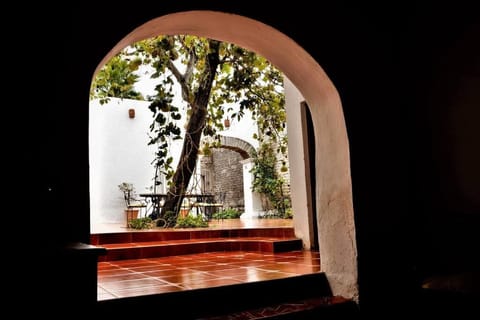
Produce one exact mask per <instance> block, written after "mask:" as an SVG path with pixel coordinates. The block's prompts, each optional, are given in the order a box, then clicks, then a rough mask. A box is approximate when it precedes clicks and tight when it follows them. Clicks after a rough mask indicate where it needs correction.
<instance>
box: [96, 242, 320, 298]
mask: <svg viewBox="0 0 480 320" xmlns="http://www.w3.org/2000/svg"><path fill="white" fill-rule="evenodd" d="M319 271H320V257H319V253H318V252H314V251H305V250H303V251H291V252H282V253H274V254H272V253H257V252H244V251H232V252H207V253H199V254H190V255H181V256H170V257H160V258H150V259H138V260H119V261H109V262H99V263H98V300H109V299H116V298H123V297H132V296H141V295H148V294H158V293H166V292H172V291H182V290H191V289H196V288H206V287H215V286H222V285H230V284H239V283H246V282H253V281H262V280H271V279H278V278H286V277H291V276H296V275H301V274H309V273H316V272H319Z"/></svg>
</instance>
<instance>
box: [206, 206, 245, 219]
mask: <svg viewBox="0 0 480 320" xmlns="http://www.w3.org/2000/svg"><path fill="white" fill-rule="evenodd" d="M241 215H242V212H240V211H238V210H237V209H233V208H227V209H224V210H222V211H219V212H215V213H214V214H213V216H212V218H214V219H238V218H240V216H241Z"/></svg>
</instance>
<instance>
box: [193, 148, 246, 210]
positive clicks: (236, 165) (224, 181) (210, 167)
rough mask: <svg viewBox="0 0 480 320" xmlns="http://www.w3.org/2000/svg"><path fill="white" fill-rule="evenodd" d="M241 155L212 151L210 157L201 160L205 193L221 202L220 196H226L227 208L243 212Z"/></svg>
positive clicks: (230, 151) (231, 151) (218, 150)
mask: <svg viewBox="0 0 480 320" xmlns="http://www.w3.org/2000/svg"><path fill="white" fill-rule="evenodd" d="M242 160H243V157H242V156H241V155H240V153H238V152H236V151H233V150H229V149H225V148H219V149H212V154H211V155H210V156H205V157H203V158H202V160H201V171H202V173H203V174H204V175H205V191H206V192H207V193H213V194H214V195H215V201H220V194H221V193H224V194H225V199H224V201H223V203H224V207H225V208H236V209H238V210H240V211H243V208H244V195H243V166H242V164H241V163H240V161H242Z"/></svg>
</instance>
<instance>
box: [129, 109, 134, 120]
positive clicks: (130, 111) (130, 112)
mask: <svg viewBox="0 0 480 320" xmlns="http://www.w3.org/2000/svg"><path fill="white" fill-rule="evenodd" d="M128 117H129V118H130V119H133V118H135V109H128Z"/></svg>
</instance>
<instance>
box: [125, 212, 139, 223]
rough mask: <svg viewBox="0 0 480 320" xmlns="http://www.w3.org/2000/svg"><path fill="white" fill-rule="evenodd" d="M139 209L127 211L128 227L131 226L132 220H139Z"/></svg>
mask: <svg viewBox="0 0 480 320" xmlns="http://www.w3.org/2000/svg"><path fill="white" fill-rule="evenodd" d="M138 212H139V210H138V209H125V215H126V216H127V227H128V226H129V225H130V221H132V219H137V218H138Z"/></svg>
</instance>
